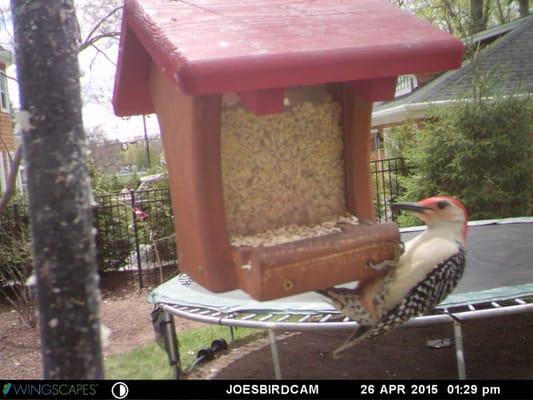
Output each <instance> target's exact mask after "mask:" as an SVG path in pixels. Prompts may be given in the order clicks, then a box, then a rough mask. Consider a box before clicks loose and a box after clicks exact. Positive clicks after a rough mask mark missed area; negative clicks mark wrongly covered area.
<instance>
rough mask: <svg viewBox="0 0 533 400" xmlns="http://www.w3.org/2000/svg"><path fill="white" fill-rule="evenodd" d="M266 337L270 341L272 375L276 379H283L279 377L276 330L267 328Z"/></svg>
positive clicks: (279, 367)
mask: <svg viewBox="0 0 533 400" xmlns="http://www.w3.org/2000/svg"><path fill="white" fill-rule="evenodd" d="M268 339H269V341H270V351H271V352H272V364H273V365H274V377H275V378H276V379H277V380H281V379H283V378H282V377H281V366H280V363H279V354H278V345H277V343H276V332H274V330H272V329H269V330H268Z"/></svg>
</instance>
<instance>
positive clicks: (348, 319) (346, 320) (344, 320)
mask: <svg viewBox="0 0 533 400" xmlns="http://www.w3.org/2000/svg"><path fill="white" fill-rule="evenodd" d="M348 321H350V317H344V319H343V320H342V322H348Z"/></svg>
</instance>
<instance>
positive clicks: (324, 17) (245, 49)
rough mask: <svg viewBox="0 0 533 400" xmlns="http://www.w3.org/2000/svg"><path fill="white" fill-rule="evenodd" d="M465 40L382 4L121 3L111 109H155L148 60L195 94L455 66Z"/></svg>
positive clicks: (339, 0)
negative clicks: (121, 22) (120, 29)
mask: <svg viewBox="0 0 533 400" xmlns="http://www.w3.org/2000/svg"><path fill="white" fill-rule="evenodd" d="M462 54H463V45H462V43H461V42H460V41H459V40H457V39H455V38H454V37H452V36H450V35H449V34H447V33H445V32H442V31H440V30H438V29H436V28H434V27H433V26H431V25H430V24H428V23H426V22H424V21H421V20H419V19H417V18H416V17H414V16H412V15H410V14H409V13H407V12H405V11H402V10H400V9H399V8H397V7H395V6H392V5H390V4H389V3H387V1H386V0H308V1H298V2H295V1H294V0H254V1H248V0H187V1H175V0H142V1H141V0H125V4H124V15H123V24H122V34H121V42H120V52H119V60H118V67H117V74H116V80H115V89H114V98H113V104H114V107H115V112H116V114H117V115H120V116H126V115H136V114H145V113H151V112H153V106H152V103H151V96H150V92H149V89H148V76H149V68H150V60H151V59H152V60H153V61H154V62H155V63H156V64H157V65H158V66H159V67H160V68H161V69H162V70H163V71H164V72H165V74H166V75H167V77H168V78H169V79H170V80H171V81H172V82H175V84H176V85H177V87H179V88H180V90H181V91H182V92H183V93H185V94H189V95H204V94H212V93H223V92H248V93H252V94H253V93H254V92H257V91H259V90H263V89H273V88H285V87H290V86H298V85H311V84H319V83H326V82H346V81H358V80H359V81H360V80H368V79H380V78H394V77H396V76H398V75H400V74H410V73H421V72H438V71H443V70H447V69H454V68H458V67H459V66H460V64H461V59H462Z"/></svg>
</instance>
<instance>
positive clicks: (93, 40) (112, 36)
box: [78, 31, 120, 53]
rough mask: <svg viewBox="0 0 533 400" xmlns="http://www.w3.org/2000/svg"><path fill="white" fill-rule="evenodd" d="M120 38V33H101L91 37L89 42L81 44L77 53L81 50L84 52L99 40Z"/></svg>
mask: <svg viewBox="0 0 533 400" xmlns="http://www.w3.org/2000/svg"><path fill="white" fill-rule="evenodd" d="M119 36H120V32H118V31H114V32H107V33H101V34H99V35H96V36H93V37H92V38H91V39H90V40H88V41H85V42H83V43H82V44H81V45H80V46H79V47H78V53H81V52H82V51H83V50H85V49H86V48H88V47H91V46H92V45H94V44H95V43H96V42H98V41H99V40H102V39H105V38H108V39H116V38H118V37H119Z"/></svg>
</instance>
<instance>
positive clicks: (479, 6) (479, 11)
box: [470, 0, 487, 34]
mask: <svg viewBox="0 0 533 400" xmlns="http://www.w3.org/2000/svg"><path fill="white" fill-rule="evenodd" d="M470 17H471V20H472V28H471V33H472V34H474V33H477V32H481V31H484V30H485V29H487V24H486V22H485V19H484V18H483V0H470Z"/></svg>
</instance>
